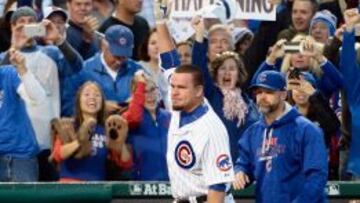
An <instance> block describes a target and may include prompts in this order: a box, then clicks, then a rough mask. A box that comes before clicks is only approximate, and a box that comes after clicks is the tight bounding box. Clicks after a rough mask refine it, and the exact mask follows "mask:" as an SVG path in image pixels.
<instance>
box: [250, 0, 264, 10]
mask: <svg viewBox="0 0 360 203" xmlns="http://www.w3.org/2000/svg"><path fill="white" fill-rule="evenodd" d="M262 1H263V0H253V5H252V7H251V11H252V12H255V11H256V10H255V6H257V9H258V11H259V12H261V2H262Z"/></svg>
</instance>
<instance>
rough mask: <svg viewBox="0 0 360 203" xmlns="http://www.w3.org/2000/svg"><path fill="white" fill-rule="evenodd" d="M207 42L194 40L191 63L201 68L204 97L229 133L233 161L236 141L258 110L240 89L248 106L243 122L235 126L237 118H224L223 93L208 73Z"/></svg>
mask: <svg viewBox="0 0 360 203" xmlns="http://www.w3.org/2000/svg"><path fill="white" fill-rule="evenodd" d="M206 53H207V43H206V42H203V43H199V42H195V43H194V47H193V55H192V59H193V64H194V65H197V66H199V67H200V68H201V71H202V73H203V76H204V78H205V97H206V98H207V99H208V101H209V103H210V104H211V106H212V108H213V109H214V111H215V113H216V114H217V115H218V116H219V118H220V119H221V120H222V122H223V123H224V124H225V127H226V129H227V131H228V133H229V140H230V151H231V157H232V159H233V163H234V162H235V160H236V158H237V157H238V149H237V143H238V141H239V139H240V137H241V135H242V134H243V132H244V131H245V130H246V129H247V127H249V126H250V125H251V124H253V123H254V122H256V121H257V120H259V116H260V115H259V112H258V110H257V107H256V105H255V104H254V102H253V101H252V100H251V99H250V97H249V96H248V95H247V94H245V93H244V91H242V95H241V96H242V97H243V99H244V102H245V103H246V104H247V106H248V113H247V114H246V117H245V123H244V124H242V125H240V126H239V127H238V126H237V123H238V120H237V119H235V120H229V119H227V118H225V116H224V111H223V106H224V104H223V100H224V95H223V94H222V92H221V90H220V88H219V87H217V86H216V85H215V84H214V80H213V78H212V77H211V75H210V72H209V69H208V67H207V57H206Z"/></svg>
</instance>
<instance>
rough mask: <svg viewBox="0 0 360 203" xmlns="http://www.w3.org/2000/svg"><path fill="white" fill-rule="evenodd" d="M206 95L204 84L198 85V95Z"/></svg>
mask: <svg viewBox="0 0 360 203" xmlns="http://www.w3.org/2000/svg"><path fill="white" fill-rule="evenodd" d="M203 95H204V86H203V85H197V86H196V97H202V96H203Z"/></svg>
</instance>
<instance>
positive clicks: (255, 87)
mask: <svg viewBox="0 0 360 203" xmlns="http://www.w3.org/2000/svg"><path fill="white" fill-rule="evenodd" d="M257 88H264V89H267V90H270V91H274V92H276V91H285V89H279V88H274V87H271V86H269V85H265V84H256V85H251V86H250V87H249V89H250V91H253V90H255V89H257Z"/></svg>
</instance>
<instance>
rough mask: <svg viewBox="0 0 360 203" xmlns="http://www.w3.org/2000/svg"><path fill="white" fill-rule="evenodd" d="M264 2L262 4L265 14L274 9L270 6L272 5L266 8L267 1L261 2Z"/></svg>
mask: <svg viewBox="0 0 360 203" xmlns="http://www.w3.org/2000/svg"><path fill="white" fill-rule="evenodd" d="M263 1H264V2H263V8H264V11H265V12H266V13H270V12H271V11H272V10H273V9H274V6H273V5H272V4H269V5H270V7H269V8H268V7H267V6H268V3H267V2H266V1H267V0H263Z"/></svg>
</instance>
